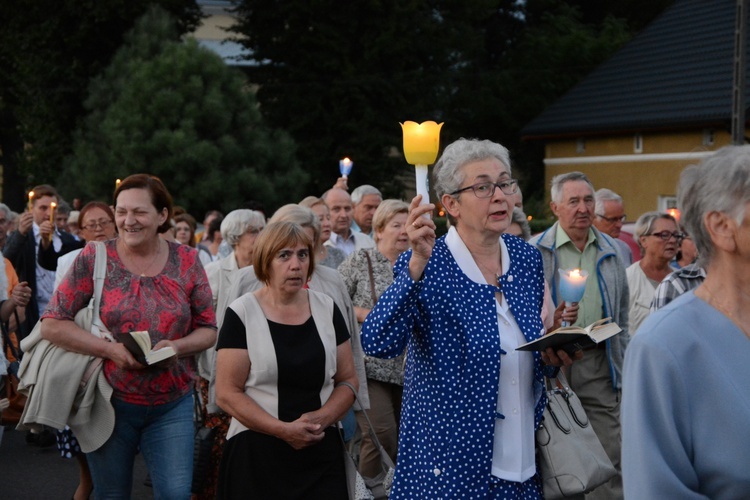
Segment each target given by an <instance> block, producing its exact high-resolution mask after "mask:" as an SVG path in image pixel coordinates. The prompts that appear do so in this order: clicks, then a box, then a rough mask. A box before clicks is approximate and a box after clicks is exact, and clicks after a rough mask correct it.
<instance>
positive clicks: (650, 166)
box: [544, 129, 731, 222]
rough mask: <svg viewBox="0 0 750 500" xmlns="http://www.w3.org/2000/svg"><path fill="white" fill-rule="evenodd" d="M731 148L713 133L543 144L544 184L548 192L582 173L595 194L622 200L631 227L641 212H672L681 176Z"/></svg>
mask: <svg viewBox="0 0 750 500" xmlns="http://www.w3.org/2000/svg"><path fill="white" fill-rule="evenodd" d="M730 143H731V135H730V134H729V133H728V132H725V131H719V130H715V129H702V130H693V131H681V132H644V133H642V134H641V133H630V134H621V135H616V134H613V135H611V136H601V137H578V138H576V139H558V140H548V141H546V142H545V159H544V164H545V181H546V185H547V186H549V185H550V182H551V181H552V178H553V177H554V176H556V175H558V174H563V173H566V172H571V171H574V170H577V171H580V172H583V173H585V174H586V175H587V176H588V178H589V179H590V180H591V182H592V183H593V184H594V187H595V188H596V189H599V188H609V189H611V190H612V191H614V192H616V193H617V194H619V195H620V196H622V198H623V202H624V205H625V210H626V214H627V216H628V222H634V221H635V220H636V219H637V218H638V216H639V215H640V214H642V213H644V212H647V211H650V210H667V209H669V208H672V207H674V206H675V198H676V194H677V181H678V179H679V177H680V173H681V172H682V170H683V169H684V168H685V167H686V166H688V165H691V164H694V163H698V162H700V161H701V160H702V159H704V158H706V157H707V156H709V155H711V154H712V152H714V151H716V150H717V149H719V148H721V147H722V146H726V145H729V144H730ZM547 196H549V192H548V193H547Z"/></svg>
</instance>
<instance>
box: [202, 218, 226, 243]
mask: <svg viewBox="0 0 750 500" xmlns="http://www.w3.org/2000/svg"><path fill="white" fill-rule="evenodd" d="M217 217H218V218H222V219H223V218H224V214H223V213H221V212H220V211H218V210H209V211H208V212H206V215H204V216H203V223H202V224H201V227H199V228H198V229H196V231H195V243H196V244H197V243H200V242H202V241H204V240H206V239H207V236H208V235H207V234H206V230H207V229H208V226H209V225H210V224H211V221H212V220H214V219H216V218H217Z"/></svg>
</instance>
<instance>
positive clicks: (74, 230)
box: [68, 210, 81, 240]
mask: <svg viewBox="0 0 750 500" xmlns="http://www.w3.org/2000/svg"><path fill="white" fill-rule="evenodd" d="M80 216H81V211H80V210H71V211H70V215H68V231H69V232H70V234H72V235H73V236H75V238H76V239H79V240H80V239H81V237H80V236H79V235H78V233H79V232H80V227H78V218H79V217H80Z"/></svg>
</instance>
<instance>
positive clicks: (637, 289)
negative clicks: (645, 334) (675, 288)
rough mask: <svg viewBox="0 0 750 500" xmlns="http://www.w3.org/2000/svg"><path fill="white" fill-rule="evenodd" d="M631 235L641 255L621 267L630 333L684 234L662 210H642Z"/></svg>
mask: <svg viewBox="0 0 750 500" xmlns="http://www.w3.org/2000/svg"><path fill="white" fill-rule="evenodd" d="M633 238H634V239H635V241H636V242H637V243H638V246H639V247H640V249H641V255H642V256H643V258H642V259H641V260H639V261H638V262H634V263H633V264H632V265H631V266H630V267H628V268H627V269H626V270H625V275H626V276H627V278H628V289H629V290H630V311H629V313H628V319H629V322H630V328H629V331H630V335H631V336H632V335H635V334H636V332H637V331H638V327H639V326H640V325H641V323H642V322H643V320H644V319H646V316H648V315H649V314H650V312H651V302H652V301H653V300H654V293H655V292H656V287H657V286H659V283H661V281H662V280H663V279H664V278H666V277H667V275H668V274H669V273H671V272H672V267H671V266H670V265H669V263H670V262H672V259H674V256H675V255H676V254H677V250H679V248H680V243H681V242H682V238H684V235H683V234H682V233H681V232H680V230H679V228H678V227H677V221H676V220H675V218H674V217H672V216H671V215H669V214H668V213H665V212H646V213H645V214H643V215H641V216H640V217H638V221H636V223H635V233H634V234H633Z"/></svg>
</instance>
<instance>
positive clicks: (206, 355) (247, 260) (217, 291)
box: [195, 209, 266, 498]
mask: <svg viewBox="0 0 750 500" xmlns="http://www.w3.org/2000/svg"><path fill="white" fill-rule="evenodd" d="M265 227H266V218H265V217H264V216H263V214H262V213H261V212H258V211H256V210H247V209H240V210H233V211H231V212H229V213H228V214H227V216H226V217H225V218H224V220H222V221H221V237H222V239H223V241H226V242H227V244H228V245H229V246H230V248H232V252H231V253H230V254H229V255H227V256H226V257H224V258H223V259H220V260H217V261H214V262H211V263H209V264H208V265H206V275H207V276H208V283H209V285H211V294H212V296H213V306H214V310H215V311H216V323H217V326H218V327H219V328H221V325H222V323H223V322H224V313H225V312H226V309H227V306H228V305H229V290H230V288H231V286H232V283H233V280H234V278H235V276H236V275H237V272H238V271H239V270H240V269H243V268H245V267H248V266H251V265H252V263H253V255H254V251H255V241H256V240H257V239H258V235H259V234H260V232H261V231H262V230H263V228H265ZM196 360H197V363H198V374H199V375H200V377H201V380H200V381H199V385H200V387H201V399H202V400H203V403H204V404H205V405H206V407H207V409H208V415H207V418H206V422H204V424H205V425H207V426H208V427H212V428H214V429H216V431H215V432H216V438H215V442H216V443H223V442H224V438H225V436H226V435H227V430H228V429H229V420H230V417H229V416H228V415H227V414H226V413H223V412H220V411H218V408H216V406H215V404H214V400H215V390H214V381H213V379H212V370H214V367H215V363H216V351H215V349H214V347H213V346H211V348H210V349H206V350H205V351H203V352H202V353H200V354H199V355H198V356H196ZM221 453H222V448H221V447H220V446H215V447H214V453H213V454H212V456H211V465H210V469H209V470H208V471H207V478H205V481H204V482H203V483H204V488H203V491H200V492H195V493H196V494H198V495H199V497H200V498H215V497H216V483H217V479H218V474H219V462H220V461H221Z"/></svg>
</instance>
